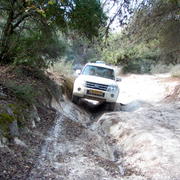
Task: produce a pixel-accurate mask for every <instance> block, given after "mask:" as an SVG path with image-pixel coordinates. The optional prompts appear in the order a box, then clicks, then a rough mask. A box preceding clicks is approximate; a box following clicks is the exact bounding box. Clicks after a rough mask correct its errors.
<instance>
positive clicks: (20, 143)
mask: <svg viewBox="0 0 180 180" xmlns="http://www.w3.org/2000/svg"><path fill="white" fill-rule="evenodd" d="M14 143H15V144H17V145H19V146H23V147H26V148H27V147H28V146H27V145H26V144H25V143H24V142H23V141H21V140H20V139H18V138H17V137H16V138H14Z"/></svg>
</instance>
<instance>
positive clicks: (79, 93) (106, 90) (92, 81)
mask: <svg viewBox="0 0 180 180" xmlns="http://www.w3.org/2000/svg"><path fill="white" fill-rule="evenodd" d="M119 80H120V79H117V78H116V77H115V71H114V69H113V68H112V67H110V66H107V65H105V64H103V63H88V64H86V65H85V66H84V68H83V70H82V71H81V73H80V74H79V76H78V77H77V78H76V80H75V82H74V88H73V95H72V101H73V102H74V103H78V102H79V99H80V98H87V99H92V100H97V101H100V102H106V103H107V104H108V108H109V109H110V110H113V109H114V105H115V102H116V100H117V98H118V95H119V87H118V85H117V81H119Z"/></svg>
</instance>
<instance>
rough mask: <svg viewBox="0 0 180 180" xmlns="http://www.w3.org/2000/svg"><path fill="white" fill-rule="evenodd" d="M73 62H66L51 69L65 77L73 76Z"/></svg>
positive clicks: (59, 63) (56, 64)
mask: <svg viewBox="0 0 180 180" xmlns="http://www.w3.org/2000/svg"><path fill="white" fill-rule="evenodd" d="M72 66H73V65H72V63H71V62H65V61H64V60H62V61H60V62H57V63H55V64H54V65H53V66H52V67H51V68H50V71H52V72H57V73H59V74H63V75H66V76H67V75H69V76H70V75H72V74H73V68H72Z"/></svg>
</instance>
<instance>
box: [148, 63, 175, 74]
mask: <svg viewBox="0 0 180 180" xmlns="http://www.w3.org/2000/svg"><path fill="white" fill-rule="evenodd" d="M172 66H173V65H172V64H169V65H167V64H162V63H159V64H156V65H151V73H152V74H159V73H168V72H170V70H171V68H172Z"/></svg>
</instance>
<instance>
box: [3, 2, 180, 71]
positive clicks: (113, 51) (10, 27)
mask: <svg viewBox="0 0 180 180" xmlns="http://www.w3.org/2000/svg"><path fill="white" fill-rule="evenodd" d="M0 2H1V3H0V64H16V65H17V64H25V65H29V66H36V67H48V65H50V64H53V63H54V62H55V61H58V60H62V59H63V60H65V61H69V62H71V63H74V64H77V63H80V64H83V63H85V62H87V61H96V60H98V59H103V60H105V61H107V62H108V63H111V64H121V65H123V66H124V70H125V71H129V70H130V71H133V72H149V71H150V69H151V66H152V65H153V64H157V63H159V62H162V63H165V64H177V63H179V61H180V58H179V54H180V28H179V27H180V12H179V7H180V3H179V1H178V0H141V1H138V2H137V1H136V0H114V1H110V0H101V1H100V0H59V1H58V0H41V1H38V0H8V1H7V0H0ZM113 8H115V10H113V13H111V12H112V9H113ZM114 21H116V24H118V25H119V26H121V30H120V32H118V33H117V32H116V33H114V32H111V25H112V23H113V22H114Z"/></svg>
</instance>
